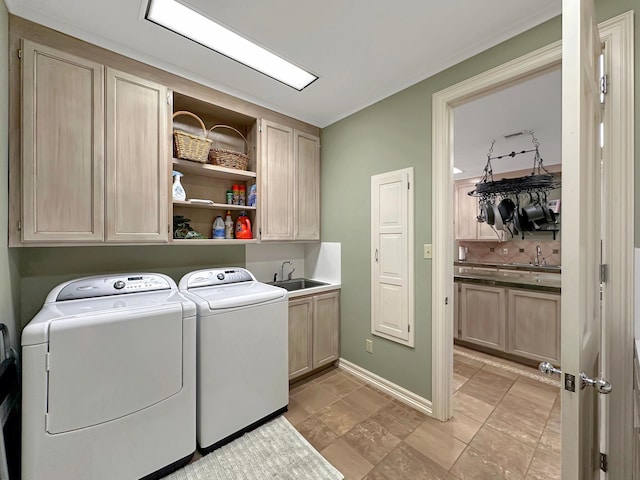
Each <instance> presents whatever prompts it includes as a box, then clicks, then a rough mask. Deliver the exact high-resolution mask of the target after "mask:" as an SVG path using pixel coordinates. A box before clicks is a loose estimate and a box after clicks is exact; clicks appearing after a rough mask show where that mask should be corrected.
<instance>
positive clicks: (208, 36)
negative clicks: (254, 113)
mask: <svg viewBox="0 0 640 480" xmlns="http://www.w3.org/2000/svg"><path fill="white" fill-rule="evenodd" d="M146 19H147V20H149V21H151V22H153V23H156V24H158V25H160V26H162V27H165V28H167V29H169V30H171V31H173V32H175V33H178V34H180V35H182V36H184V37H187V38H188V39H190V40H193V41H194V42H197V43H199V44H201V45H204V46H205V47H208V48H210V49H212V50H215V51H216V52H218V53H220V54H222V55H225V56H226V57H229V58H232V59H233V60H235V61H237V62H240V63H242V64H243V65H246V66H247V67H250V68H253V69H254V70H257V71H259V72H261V73H264V74H265V75H267V76H269V77H271V78H273V79H275V80H278V81H280V82H282V83H284V84H286V85H289V86H290V87H292V88H295V89H296V90H303V89H304V88H305V87H307V86H308V85H310V84H311V83H312V82H314V81H315V80H317V79H318V77H317V76H316V75H313V74H311V73H309V72H307V71H305V70H303V69H302V68H300V67H298V66H296V65H294V64H292V63H291V62H288V61H287V60H285V59H284V58H282V57H279V56H278V55H275V54H273V53H271V52H269V51H268V50H265V49H264V48H262V47H261V46H259V45H257V44H255V43H253V42H251V41H249V40H247V39H246V38H243V37H241V36H240V35H238V34H237V33H235V32H232V31H231V30H229V29H228V28H226V27H223V26H222V25H220V24H218V23H216V22H214V21H213V20H211V19H210V18H207V17H205V16H204V15H202V14H200V13H198V12H196V11H195V10H192V9H191V8H189V7H187V6H185V5H183V4H181V3H179V2H177V1H176V0H150V2H149V8H148V9H147V15H146Z"/></svg>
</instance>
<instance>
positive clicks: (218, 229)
mask: <svg viewBox="0 0 640 480" xmlns="http://www.w3.org/2000/svg"><path fill="white" fill-rule="evenodd" d="M213 238H216V239H218V238H224V222H223V221H222V217H221V216H220V215H218V216H217V217H216V219H215V220H214V222H213Z"/></svg>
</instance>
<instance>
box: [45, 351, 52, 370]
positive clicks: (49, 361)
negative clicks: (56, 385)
mask: <svg viewBox="0 0 640 480" xmlns="http://www.w3.org/2000/svg"><path fill="white" fill-rule="evenodd" d="M50 355H51V354H50V353H49V352H47V355H46V357H45V363H46V368H47V372H49V371H50V370H51V356H50Z"/></svg>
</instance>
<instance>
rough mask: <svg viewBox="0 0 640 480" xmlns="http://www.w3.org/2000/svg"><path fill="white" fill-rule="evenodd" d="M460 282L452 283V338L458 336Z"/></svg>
mask: <svg viewBox="0 0 640 480" xmlns="http://www.w3.org/2000/svg"><path fill="white" fill-rule="evenodd" d="M459 291H460V284H459V283H454V284H453V338H459V337H460V320H459V316H460V293H459Z"/></svg>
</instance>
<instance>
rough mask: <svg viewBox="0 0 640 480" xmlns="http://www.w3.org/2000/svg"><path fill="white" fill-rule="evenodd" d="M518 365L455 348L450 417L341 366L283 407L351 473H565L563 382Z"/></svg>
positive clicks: (532, 477) (354, 478)
mask: <svg viewBox="0 0 640 480" xmlns="http://www.w3.org/2000/svg"><path fill="white" fill-rule="evenodd" d="M513 370H514V369H513V368H512V369H505V368H501V367H499V366H495V365H487V364H486V363H483V362H482V361H479V360H476V359H471V358H467V357H464V356H460V355H455V356H454V372H455V373H454V377H455V382H454V383H455V390H456V391H455V394H454V415H453V418H452V419H451V420H450V421H448V422H446V423H443V422H439V421H437V420H433V419H432V418H429V417H427V416H426V415H423V414H422V413H420V412H418V411H416V410H414V409H412V408H409V407H407V406H406V405H404V404H403V403H401V402H399V401H397V400H395V399H393V398H391V397H389V396H387V395H385V394H384V393H381V392H379V391H377V390H375V389H374V388H372V387H370V386H368V385H365V384H364V383H363V382H361V381H359V380H358V379H357V378H355V377H353V376H351V375H349V374H347V373H346V372H343V371H341V370H338V369H335V368H334V369H331V370H328V371H325V372H323V373H321V374H319V375H317V376H316V377H312V378H310V379H307V380H304V381H302V382H299V383H297V384H294V385H292V387H291V390H290V400H289V411H288V412H287V413H286V414H285V415H286V417H287V418H288V420H289V421H290V422H291V423H292V424H293V425H294V426H295V427H296V428H297V429H298V431H300V433H302V435H304V436H305V437H306V438H307V440H309V442H310V443H311V444H312V445H313V446H314V447H315V448H316V449H317V450H318V451H320V453H321V454H322V455H323V456H324V457H325V458H327V459H328V460H329V461H330V462H331V463H332V464H333V465H334V466H335V467H336V468H338V469H339V470H340V471H341V472H342V473H343V474H344V476H345V479H346V480H360V479H364V480H400V479H412V480H413V479H428V480H436V479H437V480H456V479H457V480H485V479H486V480H499V479H509V480H514V479H515V480H518V479H524V480H538V479H545V480H553V479H559V478H560V397H559V394H560V390H559V388H558V387H557V386H553V385H549V384H546V383H542V382H540V381H537V380H535V379H532V378H529V377H528V376H526V375H521V374H519V373H518V372H515V371H513ZM530 370H531V371H533V370H532V369H530Z"/></svg>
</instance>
